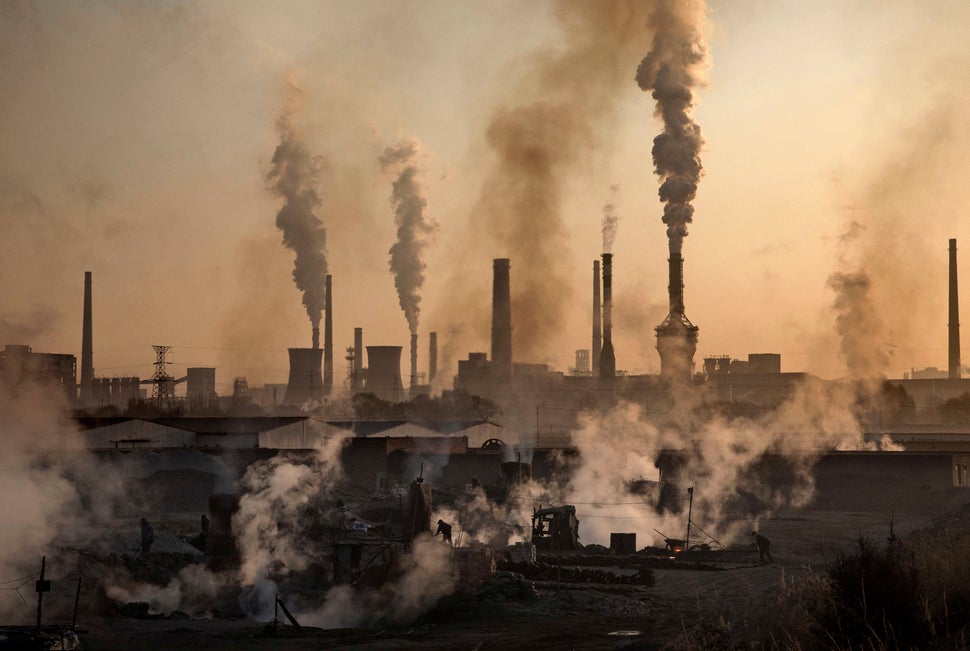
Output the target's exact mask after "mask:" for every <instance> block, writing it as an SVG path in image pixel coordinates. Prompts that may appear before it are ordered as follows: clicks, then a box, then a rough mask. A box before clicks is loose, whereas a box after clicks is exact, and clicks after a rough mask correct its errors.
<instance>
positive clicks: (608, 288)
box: [600, 253, 616, 379]
mask: <svg viewBox="0 0 970 651" xmlns="http://www.w3.org/2000/svg"><path fill="white" fill-rule="evenodd" d="M600 377H601V378H606V379H609V378H614V377H616V356H615V355H614V353H613V254H612V253H604V254H603V348H602V349H601V350H600Z"/></svg>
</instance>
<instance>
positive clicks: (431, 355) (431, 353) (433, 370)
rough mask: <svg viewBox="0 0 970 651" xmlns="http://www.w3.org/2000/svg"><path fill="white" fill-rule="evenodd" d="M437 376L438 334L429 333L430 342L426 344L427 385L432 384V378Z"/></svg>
mask: <svg viewBox="0 0 970 651" xmlns="http://www.w3.org/2000/svg"><path fill="white" fill-rule="evenodd" d="M437 374H438V333H437V332H432V333H431V341H429V342H428V384H431V383H432V382H434V376H435V375H437Z"/></svg>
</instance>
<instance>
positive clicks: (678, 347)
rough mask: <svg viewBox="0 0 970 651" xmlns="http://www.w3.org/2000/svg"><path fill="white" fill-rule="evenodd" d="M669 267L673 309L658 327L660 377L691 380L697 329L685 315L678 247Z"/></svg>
mask: <svg viewBox="0 0 970 651" xmlns="http://www.w3.org/2000/svg"><path fill="white" fill-rule="evenodd" d="M667 266H668V271H669V283H668V285H667V293H668V295H669V297H670V311H669V312H668V313H667V318H665V319H664V321H663V323H661V324H660V325H658V326H657V327H656V328H655V331H656V333H657V352H659V353H660V376H661V377H663V378H664V379H666V380H667V381H669V382H689V381H690V379H691V376H692V375H693V372H694V352H695V351H696V350H697V330H698V328H697V326H695V325H694V324H693V323H691V322H690V320H689V319H688V318H687V315H686V314H684V259H683V257H681V255H680V251H679V249H678V250H673V249H671V251H670V258H668V260H667Z"/></svg>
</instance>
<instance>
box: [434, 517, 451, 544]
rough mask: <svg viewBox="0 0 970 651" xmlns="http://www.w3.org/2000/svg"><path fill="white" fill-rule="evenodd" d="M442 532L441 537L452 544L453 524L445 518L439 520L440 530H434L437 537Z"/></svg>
mask: <svg viewBox="0 0 970 651" xmlns="http://www.w3.org/2000/svg"><path fill="white" fill-rule="evenodd" d="M439 533H440V534H441V539H442V540H444V541H445V542H446V543H448V544H449V545H450V544H451V525H450V524H448V523H447V522H445V521H444V520H438V530H437V531H435V532H434V535H435V537H437V536H438V534H439Z"/></svg>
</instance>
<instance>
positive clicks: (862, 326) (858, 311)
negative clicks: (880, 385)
mask: <svg viewBox="0 0 970 651" xmlns="http://www.w3.org/2000/svg"><path fill="white" fill-rule="evenodd" d="M828 285H829V287H830V288H831V289H832V291H834V292H835V301H834V302H833V307H834V308H835V311H836V317H835V324H836V329H837V330H838V332H839V338H840V339H841V348H842V355H843V356H844V357H845V364H846V366H847V367H848V369H849V376H850V377H851V378H852V379H867V378H871V377H873V376H875V375H878V374H880V373H882V372H883V371H885V369H886V366H887V365H888V364H889V355H888V354H887V353H886V351H885V349H884V348H883V346H884V339H883V335H884V332H883V323H882V320H881V319H880V318H879V315H878V313H877V311H876V308H875V305H874V303H873V300H872V295H871V289H872V283H871V281H870V280H869V275H868V274H866V273H865V271H854V272H837V273H834V274H832V275H831V276H829V279H828Z"/></svg>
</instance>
